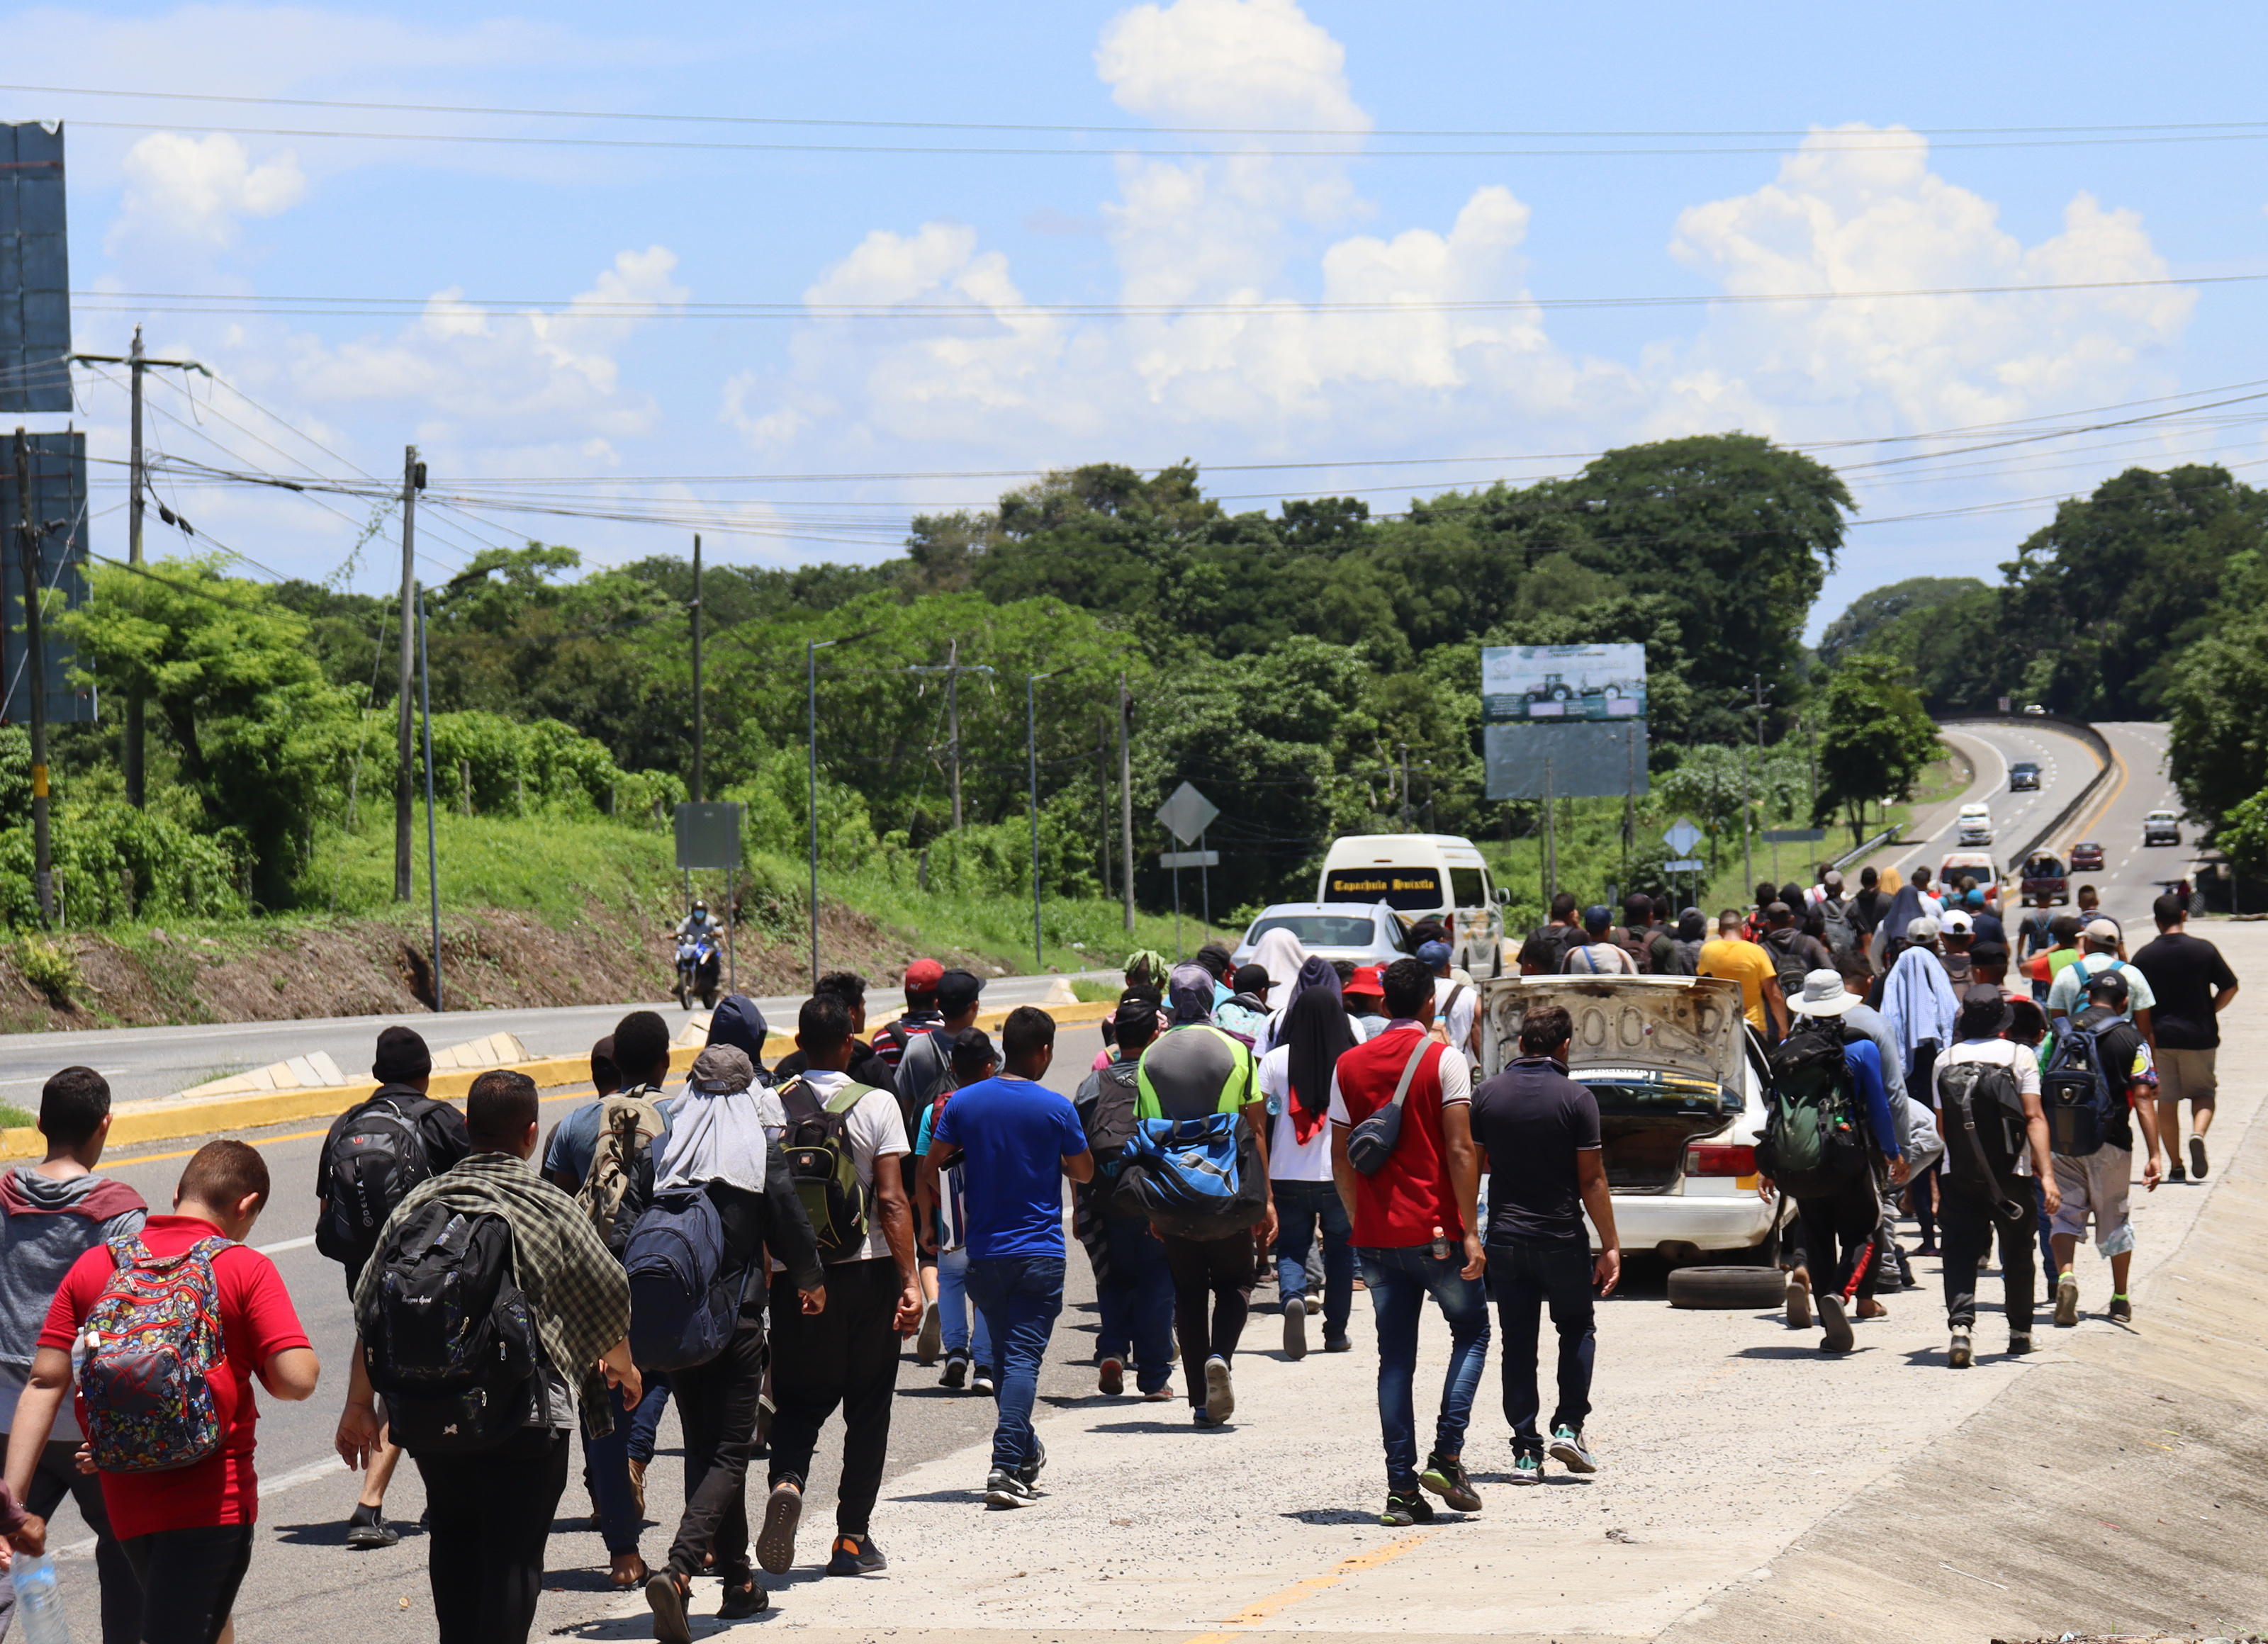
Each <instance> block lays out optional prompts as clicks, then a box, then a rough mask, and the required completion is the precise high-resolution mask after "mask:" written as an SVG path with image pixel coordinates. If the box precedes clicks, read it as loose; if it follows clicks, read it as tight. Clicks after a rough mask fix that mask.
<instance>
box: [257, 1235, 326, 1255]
mask: <svg viewBox="0 0 2268 1644" xmlns="http://www.w3.org/2000/svg"><path fill="white" fill-rule="evenodd" d="M314 1242H315V1236H314V1235H313V1233H310V1234H308V1235H307V1236H306V1237H304V1238H287V1239H285V1240H284V1241H283V1242H282V1243H280V1244H255V1245H254V1246H253V1247H252V1248H253V1249H254V1250H255V1251H258V1252H259V1253H260V1254H261V1255H262V1256H281V1255H282V1254H283V1253H284V1251H287V1250H305V1249H306V1248H307V1246H308V1245H310V1244H313V1243H314Z"/></svg>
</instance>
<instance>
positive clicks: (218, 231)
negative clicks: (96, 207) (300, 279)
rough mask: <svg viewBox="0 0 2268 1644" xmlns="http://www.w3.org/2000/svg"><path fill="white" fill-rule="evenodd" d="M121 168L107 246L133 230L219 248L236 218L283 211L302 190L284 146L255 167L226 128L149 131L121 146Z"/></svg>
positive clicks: (304, 186) (300, 174) (302, 178)
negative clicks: (122, 179)
mask: <svg viewBox="0 0 2268 1644" xmlns="http://www.w3.org/2000/svg"><path fill="white" fill-rule="evenodd" d="M125 173H126V202H125V208H124V209H123V210H122V212H121V213H120V216H119V218H118V221H117V223H116V224H115V225H114V227H113V229H112V231H111V235H110V239H111V242H112V246H113V248H115V246H116V245H117V244H118V243H119V242H120V241H122V240H123V239H127V238H129V237H134V236H138V235H155V236H157V237H159V238H162V239H168V240H173V241H175V242H187V243H188V244H191V245H195V246H213V247H218V246H226V245H228V244H229V243H230V242H231V241H232V240H233V239H235V237H236V226H237V224H238V222H239V220H241V219H242V218H245V217H275V216H276V215H277V214H278V213H279V212H283V211H288V210H289V209H291V207H293V206H295V205H297V204H298V203H299V202H300V200H301V199H302V198H303V197H305V195H306V192H307V179H306V174H305V173H303V172H301V171H300V169H299V162H298V158H297V157H295V156H294V155H293V154H292V152H291V150H289V149H286V150H284V151H283V152H282V153H280V154H277V155H276V156H274V157H273V158H269V159H266V160H262V161H261V162H260V163H258V164H257V165H255V164H254V162H253V159H252V157H251V156H250V155H249V154H248V153H247V152H246V151H245V147H244V144H243V143H239V141H237V139H236V138H235V137H233V136H230V135H229V134H228V133H227V132H225V131H216V132H214V133H212V134H211V135H210V136H205V137H202V138H195V137H187V136H182V135H181V134H180V133H179V132H174V131H153V132H151V134H150V135H149V136H146V137H144V138H143V139H142V140H141V141H140V142H138V143H136V144H135V145H134V146H133V147H132V148H131V149H129V150H127V153H126V161H125Z"/></svg>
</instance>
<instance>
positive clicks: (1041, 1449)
mask: <svg viewBox="0 0 2268 1644" xmlns="http://www.w3.org/2000/svg"><path fill="white" fill-rule="evenodd" d="M1032 1450H1033V1455H1032V1459H1031V1460H1029V1461H1027V1462H1026V1463H1025V1464H1023V1465H1022V1466H1020V1467H1019V1468H1017V1469H1016V1477H1018V1478H1019V1479H1022V1480H1023V1481H1024V1482H1025V1483H1026V1484H1027V1485H1029V1486H1032V1487H1033V1488H1034V1489H1035V1490H1036V1489H1037V1488H1039V1484H1040V1474H1041V1473H1042V1472H1044V1471H1045V1470H1046V1468H1047V1464H1048V1447H1047V1446H1046V1445H1044V1444H1042V1443H1041V1442H1040V1435H1038V1434H1036V1433H1035V1434H1034V1435H1032Z"/></svg>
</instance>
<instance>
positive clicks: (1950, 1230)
mask: <svg viewBox="0 0 2268 1644" xmlns="http://www.w3.org/2000/svg"><path fill="white" fill-rule="evenodd" d="M2009 1015H2010V1010H2009V1003H2008V999H2007V995H2006V994H2003V993H2002V992H2001V991H2000V989H1999V988H1998V987H1993V986H1992V984H1990V983H1986V982H1980V983H1978V984H1977V985H1976V986H1975V987H1970V989H1969V990H1968V991H1967V992H1966V993H1964V994H1962V999H1961V1014H1960V1016H1958V1017H1957V1018H1955V1024H1954V1030H1953V1031H1954V1036H1955V1037H1954V1043H1953V1045H1952V1046H1951V1048H1949V1049H1948V1050H1947V1051H1946V1052H1945V1053H1944V1054H1943V1055H1941V1056H1940V1057H1939V1058H1938V1059H1937V1071H1936V1075H1935V1076H1934V1081H1933V1085H1932V1090H1931V1105H1932V1106H1933V1107H1935V1108H1936V1109H1937V1127H1938V1134H1940V1136H1944V1137H1945V1138H1946V1142H1947V1147H1946V1154H1945V1156H1944V1157H1943V1158H1942V1159H1940V1161H1939V1162H1938V1167H1937V1168H1938V1173H1939V1175H1940V1177H1943V1178H1950V1177H1951V1176H1952V1174H1953V1149H1955V1147H1958V1146H1961V1145H1962V1141H1961V1139H1960V1138H1956V1137H1953V1136H1951V1135H1949V1134H1948V1133H1947V1130H1946V1117H1945V1075H1946V1073H1947V1070H1948V1069H1949V1068H1958V1067H1961V1066H1962V1065H1963V1064H1965V1063H1969V1062H1986V1063H1990V1064H1992V1065H1993V1066H1996V1067H1999V1068H2006V1069H2007V1072H2008V1074H2009V1075H2010V1076H2011V1077H2012V1078H2014V1081H2015V1084H2016V1090H2017V1093H2018V1094H2019V1095H2020V1096H2021V1097H2022V1098H2023V1103H2024V1130H2025V1146H2024V1148H2023V1149H2022V1150H2021V1152H2020V1153H2019V1154H2018V1155H2017V1156H2016V1174H2017V1175H2018V1176H2019V1177H2021V1178H2029V1181H2027V1182H2026V1183H2024V1184H2022V1185H2021V1187H2020V1191H2019V1193H2018V1194H2017V1197H2016V1200H2014V1203H2015V1205H2016V1207H2017V1213H2016V1214H2015V1215H2006V1216H2004V1215H2002V1214H2001V1213H2000V1209H1999V1207H1997V1206H1993V1205H1988V1204H1985V1202H1983V1201H1982V1200H1978V1199H1975V1198H1972V1197H1970V1194H1969V1193H1968V1192H1967V1191H1966V1190H1964V1189H1962V1187H1959V1186H1957V1185H1954V1184H1953V1183H1952V1182H1951V1181H1950V1180H1949V1179H1948V1180H1947V1181H1946V1182H1945V1184H1944V1185H1945V1188H1946V1191H1945V1193H1943V1194H1942V1195H1941V1196H1940V1200H1939V1202H1938V1209H1937V1215H1938V1222H1939V1226H1940V1231H1941V1234H1942V1237H1943V1239H1944V1245H1945V1313H1946V1322H1947V1324H1948V1326H1949V1327H1950V1329H1951V1331H1952V1346H1951V1347H1950V1349H1949V1350H1948V1355H1947V1362H1948V1364H1949V1365H1950V1366H1951V1367H1952V1368H1953V1369H1956V1370H1962V1369H1968V1368H1969V1366H1970V1364H1971V1363H1972V1362H1973V1361H1974V1350H1973V1347H1972V1346H1971V1344H1970V1332H1973V1331H1974V1330H1975V1329H1976V1327H1977V1264H1978V1263H1979V1262H1980V1261H1982V1260H1983V1259H1985V1256H1986V1255H1987V1254H1988V1253H1990V1251H1991V1250H1992V1237H1993V1235H1994V1234H1996V1233H1997V1234H1998V1235H1999V1243H2000V1283H2001V1286H2002V1291H2003V1295H2004V1296H2005V1298H2006V1301H2005V1306H2006V1310H2007V1318H2008V1353H2009V1355H2010V1356H2011V1357H2017V1356H2021V1355H2022V1354H2027V1353H2029V1352H2030V1351H2031V1350H2032V1308H2033V1298H2034V1294H2035V1292H2034V1286H2033V1275H2034V1272H2035V1269H2034V1266H2033V1259H2032V1245H2033V1239H2034V1237H2035V1234H2036V1230H2037V1229H2038V1225H2039V1206H2040V1204H2041V1203H2042V1202H2044V1204H2045V1207H2046V1208H2047V1212H2048V1214H2049V1215H2054V1214H2055V1212H2056V1210H2057V1208H2058V1206H2060V1205H2061V1203H2062V1202H2063V1195H2062V1193H2060V1192H2058V1189H2057V1187H2056V1176H2055V1165H2054V1163H2053V1161H2052V1160H2051V1158H2050V1156H2049V1154H2048V1121H2047V1116H2046V1114H2045V1112H2043V1110H2042V1108H2041V1106H2040V1064H2039V1059H2038V1058H2037V1057H2036V1056H2035V1055H2034V1054H2033V1053H2032V1050H2031V1047H2030V1046H2027V1045H2019V1044H2017V1043H2016V1042H2015V1041H2014V1040H2013V1039H2003V1038H2002V1037H2000V1036H2001V1034H2002V1033H2003V1032H2005V1031H2007V1025H2008V1018H2009ZM2033 1184H2036V1185H2037V1189H2038V1193H2039V1195H2040V1198H2039V1199H2037V1200H2036V1199H2035V1198H2034V1197H2033Z"/></svg>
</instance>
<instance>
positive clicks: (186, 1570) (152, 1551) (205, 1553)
mask: <svg viewBox="0 0 2268 1644" xmlns="http://www.w3.org/2000/svg"><path fill="white" fill-rule="evenodd" d="M253 1536H254V1526H252V1525H250V1524H211V1525H206V1526H201V1527H199V1528H197V1529H195V1530H157V1531H155V1532H153V1533H151V1534H150V1535H147V1536H136V1537H134V1538H131V1539H130V1540H128V1541H123V1542H121V1543H120V1544H119V1545H121V1546H122V1547H123V1548H124V1549H125V1552H126V1561H127V1562H128V1563H129V1564H131V1565H132V1566H133V1567H134V1574H136V1575H137V1576H139V1577H140V1578H141V1581H142V1591H143V1592H144V1595H146V1596H144V1600H143V1605H142V1635H141V1637H142V1644H213V1640H215V1639H217V1638H218V1637H219V1636H220V1630H221V1629H222V1628H223V1627H225V1626H227V1625H228V1616H229V1611H232V1610H233V1609H235V1608H236V1589H238V1588H239V1587H241V1586H242V1585H243V1584H244V1572H245V1571H246V1570H247V1568H248V1567H250V1566H251V1563H252V1541H253Z"/></svg>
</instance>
